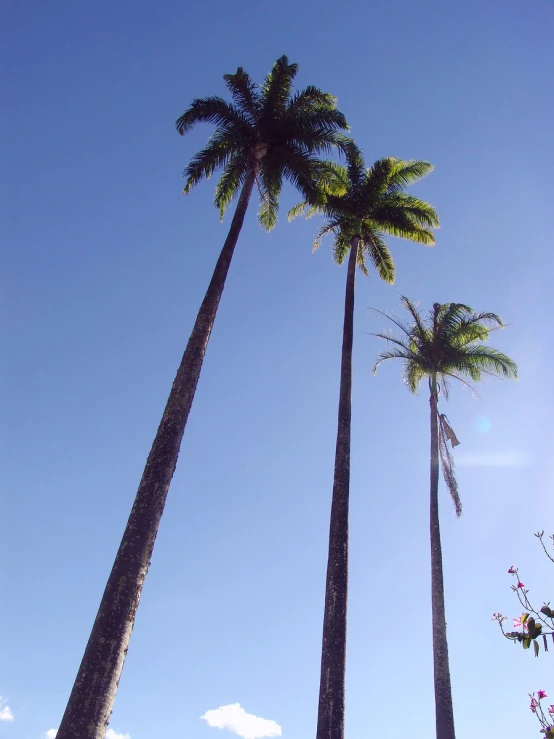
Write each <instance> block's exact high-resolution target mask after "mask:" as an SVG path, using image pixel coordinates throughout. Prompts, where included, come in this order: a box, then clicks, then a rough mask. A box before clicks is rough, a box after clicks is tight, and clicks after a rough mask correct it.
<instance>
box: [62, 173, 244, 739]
mask: <svg viewBox="0 0 554 739" xmlns="http://www.w3.org/2000/svg"><path fill="white" fill-rule="evenodd" d="M255 177H256V168H255V166H254V167H252V169H251V171H250V173H249V174H248V176H247V179H246V181H245V183H244V186H243V188H242V192H241V194H240V197H239V200H238V203H237V208H236V211H235V214H234V216H233V220H232V223H231V228H230V229H229V233H228V235H227V238H226V240H225V244H224V245H223V249H222V250H221V254H220V255H219V259H218V260H217V264H216V266H215V270H214V273H213V276H212V279H211V281H210V284H209V287H208V290H207V292H206V295H205V297H204V300H203V301H202V305H201V306H200V310H199V312H198V316H197V318H196V322H195V324H194V328H193V330H192V333H191V335H190V338H189V341H188V344H187V347H186V349H185V353H184V354H183V358H182V360H181V364H180V366H179V369H178V370H177V375H176V377H175V380H174V382H173V386H172V388H171V392H170V394H169V398H168V400H167V404H166V406H165V410H164V413H163V416H162V420H161V422H160V425H159V427H158V432H157V434H156V438H155V439H154V443H153V444H152V449H151V450H150V454H149V456H148V460H147V462H146V466H145V468H144V472H143V475H142V479H141V481H140V485H139V488H138V492H137V495H136V498H135V502H134V504H133V508H132V510H131V515H130V516H129V520H128V522H127V526H126V528H125V531H124V533H123V538H122V540H121V544H120V546H119V550H118V552H117V555H116V558H115V562H114V565H113V568H112V571H111V574H110V577H109V579H108V582H107V584H106V589H105V590H104V595H103V597H102V601H101V603H100V608H99V609H98V613H97V615H96V620H95V622H94V625H93V627H92V632H91V634H90V637H89V640H88V643H87V646H86V649H85V653H84V655H83V659H82V662H81V666H80V667H79V671H78V673H77V677H76V679H75V684H74V685H73V690H72V691H71V695H70V697H69V702H68V704H67V707H66V709H65V713H64V716H63V719H62V722H61V725H60V728H59V730H58V734H57V739H85V738H86V739H103V737H104V734H105V732H106V729H107V727H108V723H109V720H110V714H111V712H112V707H113V703H114V700H115V694H116V692H117V686H118V683H119V678H120V677H121V671H122V669H123V663H124V661H125V656H126V654H127V649H128V647H129V640H130V638H131V631H132V629H133V624H134V621H135V614H136V610H137V607H138V603H139V599H140V595H141V591H142V587H143V584H144V579H145V577H146V573H147V571H148V567H149V565H150V558H151V556H152V549H153V547H154V541H155V539H156V534H157V532H158V527H159V524H160V519H161V517H162V513H163V510H164V506H165V501H166V498H167V493H168V490H169V485H170V483H171V479H172V477H173V473H174V471H175V466H176V464H177V457H178V455H179V448H180V446H181V439H182V438H183V433H184V430H185V426H186V423H187V418H188V415H189V411H190V408H191V406H192V401H193V399H194V394H195V391H196V385H197V383H198V378H199V376H200V371H201V369H202V362H203V360H204V355H205V353H206V348H207V346H208V341H209V338H210V333H211V330H212V327H213V324H214V321H215V317H216V313H217V308H218V305H219V301H220V299H221V295H222V293H223V288H224V286H225V279H226V277H227V272H228V270H229V266H230V264H231V258H232V256H233V252H234V249H235V246H236V243H237V239H238V236H239V233H240V230H241V228H242V224H243V221H244V216H245V213H246V209H247V207H248V202H249V200H250V195H251V193H252V188H253V185H254V181H255Z"/></svg>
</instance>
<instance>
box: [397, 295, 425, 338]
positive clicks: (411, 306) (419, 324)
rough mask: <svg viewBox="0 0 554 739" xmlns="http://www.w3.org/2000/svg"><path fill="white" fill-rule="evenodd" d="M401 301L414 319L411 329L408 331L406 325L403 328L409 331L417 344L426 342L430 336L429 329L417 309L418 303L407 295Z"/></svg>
mask: <svg viewBox="0 0 554 739" xmlns="http://www.w3.org/2000/svg"><path fill="white" fill-rule="evenodd" d="M400 302H401V303H402V305H403V306H404V308H406V310H407V311H408V312H409V314H410V315H411V317H412V320H413V325H412V327H411V331H409V332H408V329H407V328H406V327H404V329H403V330H404V331H406V332H408V333H409V335H410V338H412V339H413V341H414V343H415V344H416V345H417V344H421V343H423V342H425V341H426V340H427V339H428V338H429V332H428V329H427V328H426V327H425V324H424V323H423V320H422V318H421V316H420V314H419V311H418V310H417V305H416V303H414V302H413V301H412V300H410V299H409V298H407V297H406V296H405V295H403V296H402V297H401V298H400Z"/></svg>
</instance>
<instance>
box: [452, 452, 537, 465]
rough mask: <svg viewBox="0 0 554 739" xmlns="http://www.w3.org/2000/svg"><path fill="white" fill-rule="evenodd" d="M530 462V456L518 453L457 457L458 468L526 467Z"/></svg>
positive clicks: (492, 453)
mask: <svg viewBox="0 0 554 739" xmlns="http://www.w3.org/2000/svg"><path fill="white" fill-rule="evenodd" d="M530 462H531V457H530V455H529V454H524V453H523V452H518V451H507V452H491V453H488V454H460V455H458V456H457V457H456V466H460V467H461V466H464V467H525V466H526V465H528V464H529V463H530Z"/></svg>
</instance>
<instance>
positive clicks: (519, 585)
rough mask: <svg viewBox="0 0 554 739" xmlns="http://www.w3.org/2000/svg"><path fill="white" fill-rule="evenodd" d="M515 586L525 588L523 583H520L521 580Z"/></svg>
mask: <svg viewBox="0 0 554 739" xmlns="http://www.w3.org/2000/svg"><path fill="white" fill-rule="evenodd" d="M517 586H518V588H524V587H525V583H522V582H521V580H520V581H519V582H518V584H517Z"/></svg>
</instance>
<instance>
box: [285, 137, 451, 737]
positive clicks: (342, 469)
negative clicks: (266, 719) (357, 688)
mask: <svg viewBox="0 0 554 739" xmlns="http://www.w3.org/2000/svg"><path fill="white" fill-rule="evenodd" d="M431 169H432V167H431V165H430V164H428V163H427V162H421V161H402V160H400V159H394V158H392V157H388V158H386V159H380V160H379V161H377V162H375V164H373V166H371V167H369V168H368V169H366V167H365V164H364V160H363V157H362V155H361V153H360V151H359V150H358V148H357V147H356V146H355V144H353V143H351V144H350V145H349V146H348V149H347V160H346V166H341V165H336V164H329V166H328V168H327V169H326V170H325V171H323V172H321V175H320V179H319V185H318V187H317V188H316V189H315V190H314V191H312V193H311V194H310V196H309V197H308V198H307V199H306V200H305V201H304V202H303V203H301V204H300V205H298V206H296V207H295V208H293V209H292V210H291V211H290V213H289V218H294V217H295V216H297V215H301V214H302V213H307V214H308V216H310V215H314V214H317V213H321V214H323V215H324V216H325V222H324V224H323V226H322V227H321V228H320V229H319V232H318V235H317V237H316V240H315V243H314V248H317V247H318V246H319V244H320V241H321V238H322V237H323V236H324V235H325V234H329V233H330V234H332V235H333V237H334V257H335V260H336V261H337V262H338V263H339V264H342V263H343V262H344V261H345V260H346V256H347V254H348V252H349V251H350V256H349V258H348V267H347V272H346V294H345V301H344V326H343V338H342V355H341V374H340V392H339V408H338V427H337V442H336V450H335V472H334V480H333V496H332V504H331V521H330V530H329V556H328V562H327V580H326V588H325V610H324V620H323V640H322V653H321V678H320V688H319V706H318V719H317V739H342V737H343V736H344V691H345V689H344V685H345V666H346V612H347V596H348V503H349V493H350V425H351V424H350V419H351V394H352V393H351V389H352V344H353V333H354V323H353V321H354V283H355V277H356V265H358V266H359V267H360V269H361V270H362V272H364V273H365V274H367V267H366V260H369V261H370V262H371V263H372V264H373V266H374V267H375V268H376V270H377V273H378V275H379V277H381V279H383V280H385V282H389V283H392V282H394V262H393V259H392V256H391V253H390V251H389V250H388V248H387V246H386V244H385V241H384V237H385V235H387V234H389V235H392V236H398V237H401V238H404V239H409V240H411V241H415V242H417V243H420V244H424V245H426V246H432V245H433V244H434V243H435V241H434V237H433V233H432V231H431V230H430V229H431V228H433V227H435V226H438V217H437V214H436V213H435V210H434V209H433V207H432V206H430V205H429V204H428V203H426V202H424V201H423V200H420V199H419V198H416V197H414V196H412V195H408V194H407V193H406V192H404V190H405V188H406V187H407V186H408V185H409V184H411V183H413V182H417V180H419V179H421V178H422V177H423V176H424V175H426V174H427V173H428V172H430V171H431Z"/></svg>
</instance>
